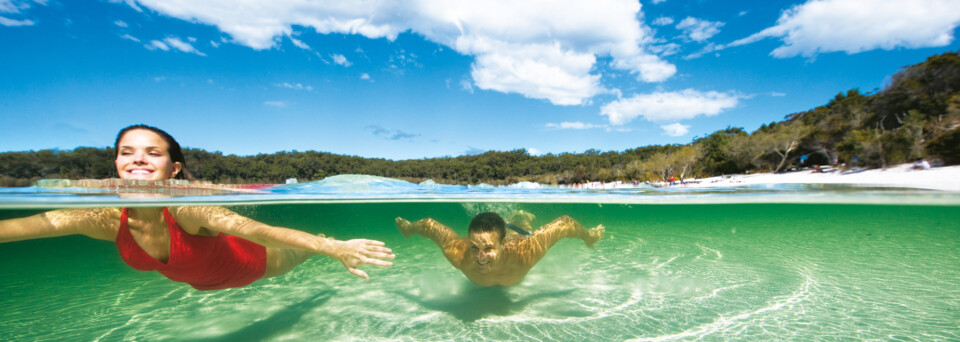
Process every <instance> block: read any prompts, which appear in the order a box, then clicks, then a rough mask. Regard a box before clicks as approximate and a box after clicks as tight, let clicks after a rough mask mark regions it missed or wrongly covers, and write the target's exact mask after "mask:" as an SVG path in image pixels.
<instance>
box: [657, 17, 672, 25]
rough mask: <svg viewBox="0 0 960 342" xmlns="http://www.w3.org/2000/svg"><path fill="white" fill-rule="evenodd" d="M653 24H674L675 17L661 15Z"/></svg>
mask: <svg viewBox="0 0 960 342" xmlns="http://www.w3.org/2000/svg"><path fill="white" fill-rule="evenodd" d="M653 24H654V25H657V26H667V25H673V18H670V17H659V18H657V19H656V20H654V21H653Z"/></svg>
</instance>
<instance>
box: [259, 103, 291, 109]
mask: <svg viewBox="0 0 960 342" xmlns="http://www.w3.org/2000/svg"><path fill="white" fill-rule="evenodd" d="M263 105H264V106H270V107H277V108H283V107H286V106H287V103H286V102H283V101H266V102H264V103H263Z"/></svg>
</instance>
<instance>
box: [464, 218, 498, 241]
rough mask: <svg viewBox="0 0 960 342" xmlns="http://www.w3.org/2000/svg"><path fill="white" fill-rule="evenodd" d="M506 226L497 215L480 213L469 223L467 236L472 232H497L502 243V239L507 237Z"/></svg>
mask: <svg viewBox="0 0 960 342" xmlns="http://www.w3.org/2000/svg"><path fill="white" fill-rule="evenodd" d="M506 226H507V223H506V222H504V221H503V218H502V217H500V215H497V213H492V212H485V213H480V214H478V215H477V216H474V217H473V220H471V221H470V228H468V229H467V234H471V233H473V232H478V233H482V232H498V233H500V241H503V237H504V236H506V235H507V230H506Z"/></svg>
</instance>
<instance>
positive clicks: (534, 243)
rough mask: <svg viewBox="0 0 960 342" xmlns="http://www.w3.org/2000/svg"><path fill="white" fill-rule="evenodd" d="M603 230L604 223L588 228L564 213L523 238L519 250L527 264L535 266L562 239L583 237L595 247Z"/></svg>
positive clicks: (601, 236) (591, 246)
mask: <svg viewBox="0 0 960 342" xmlns="http://www.w3.org/2000/svg"><path fill="white" fill-rule="evenodd" d="M603 232H604V228H603V226H602V225H600V226H597V227H596V228H593V229H590V230H586V229H584V228H583V226H582V225H580V222H577V220H574V219H573V218H571V217H570V216H566V215H564V216H561V217H558V218H557V219H556V220H553V222H550V223H548V224H546V225H544V226H543V227H540V228H539V229H537V230H536V231H534V232H533V235H531V236H530V237H527V238H525V239H523V240H521V241H520V242H519V243H518V251H517V252H518V254H519V255H520V260H522V262H523V263H524V265H525V266H528V267H533V265H534V264H536V263H537V262H538V261H540V259H542V258H543V256H544V255H546V254H547V250H549V249H550V247H553V245H554V244H556V243H557V241H560V239H563V238H577V239H581V240H583V242H585V243H586V244H587V247H590V248H593V244H594V243H595V242H597V241H599V240H600V239H601V238H603Z"/></svg>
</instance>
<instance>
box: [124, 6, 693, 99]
mask: <svg viewBox="0 0 960 342" xmlns="http://www.w3.org/2000/svg"><path fill="white" fill-rule="evenodd" d="M136 4H138V5H140V6H143V7H148V8H150V9H152V10H155V11H157V12H158V13H161V14H164V15H168V16H172V17H176V18H180V19H183V20H187V21H191V22H197V23H202V24H208V25H214V26H216V27H217V28H219V29H220V30H221V31H222V32H224V33H226V34H228V35H230V37H231V38H232V39H233V41H235V42H237V43H239V44H242V45H246V46H249V47H251V48H254V49H269V48H272V47H274V46H275V45H276V44H277V41H278V40H277V39H278V37H282V36H290V35H291V34H292V32H293V27H294V26H297V27H310V28H313V29H314V31H316V32H317V33H319V34H330V33H340V34H356V35H361V36H364V37H367V38H372V39H377V38H386V39H388V40H394V39H396V38H397V36H398V35H399V34H400V33H402V32H411V33H413V34H416V35H419V36H422V37H424V38H425V39H426V40H429V41H431V42H435V43H437V44H440V45H442V46H445V47H449V48H452V49H453V50H455V51H457V52H458V53H460V54H463V55H468V56H473V57H475V61H474V63H473V67H472V69H473V72H472V73H471V75H472V76H473V77H474V85H475V86H476V87H478V88H480V89H485V90H495V91H500V92H506V93H518V94H522V95H523V96H526V97H529V98H536V99H546V100H548V101H550V102H552V103H555V104H563V105H575V104H582V103H586V102H588V101H589V99H590V98H591V97H593V96H594V95H596V94H600V93H606V92H608V91H609V90H607V89H604V88H603V87H602V86H601V85H600V82H599V78H600V75H598V74H594V73H592V72H595V70H594V68H593V67H594V65H595V64H596V56H605V57H606V56H609V57H611V58H612V59H613V63H611V66H613V67H614V68H616V69H619V70H624V71H627V72H630V73H632V74H634V75H636V77H637V78H638V79H639V80H642V81H645V82H661V81H664V80H666V79H668V78H670V77H671V76H673V75H674V74H675V73H676V67H675V66H674V65H673V64H670V63H667V62H666V61H664V60H661V59H660V57H658V56H657V55H655V54H652V53H650V52H649V51H647V50H646V46H647V45H649V44H651V43H653V42H654V39H653V38H652V33H651V30H650V28H649V27H647V26H646V25H645V24H644V23H642V22H640V21H639V20H640V19H641V18H642V17H643V13H642V12H641V10H640V9H641V5H640V3H639V2H638V1H636V0H610V1H602V2H595V1H576V0H567V1H556V0H528V1H508V0H495V1H457V2H451V1H445V0H416V1H412V2H410V1H396V0H394V1H389V0H385V1H381V2H375V3H371V4H369V5H365V6H355V5H353V4H347V3H343V2H341V1H336V0H327V1H311V2H304V1H301V0H275V1H268V2H266V1H265V2H245V5H244V6H237V5H236V3H235V1H232V0H138V1H137V2H136Z"/></svg>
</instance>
